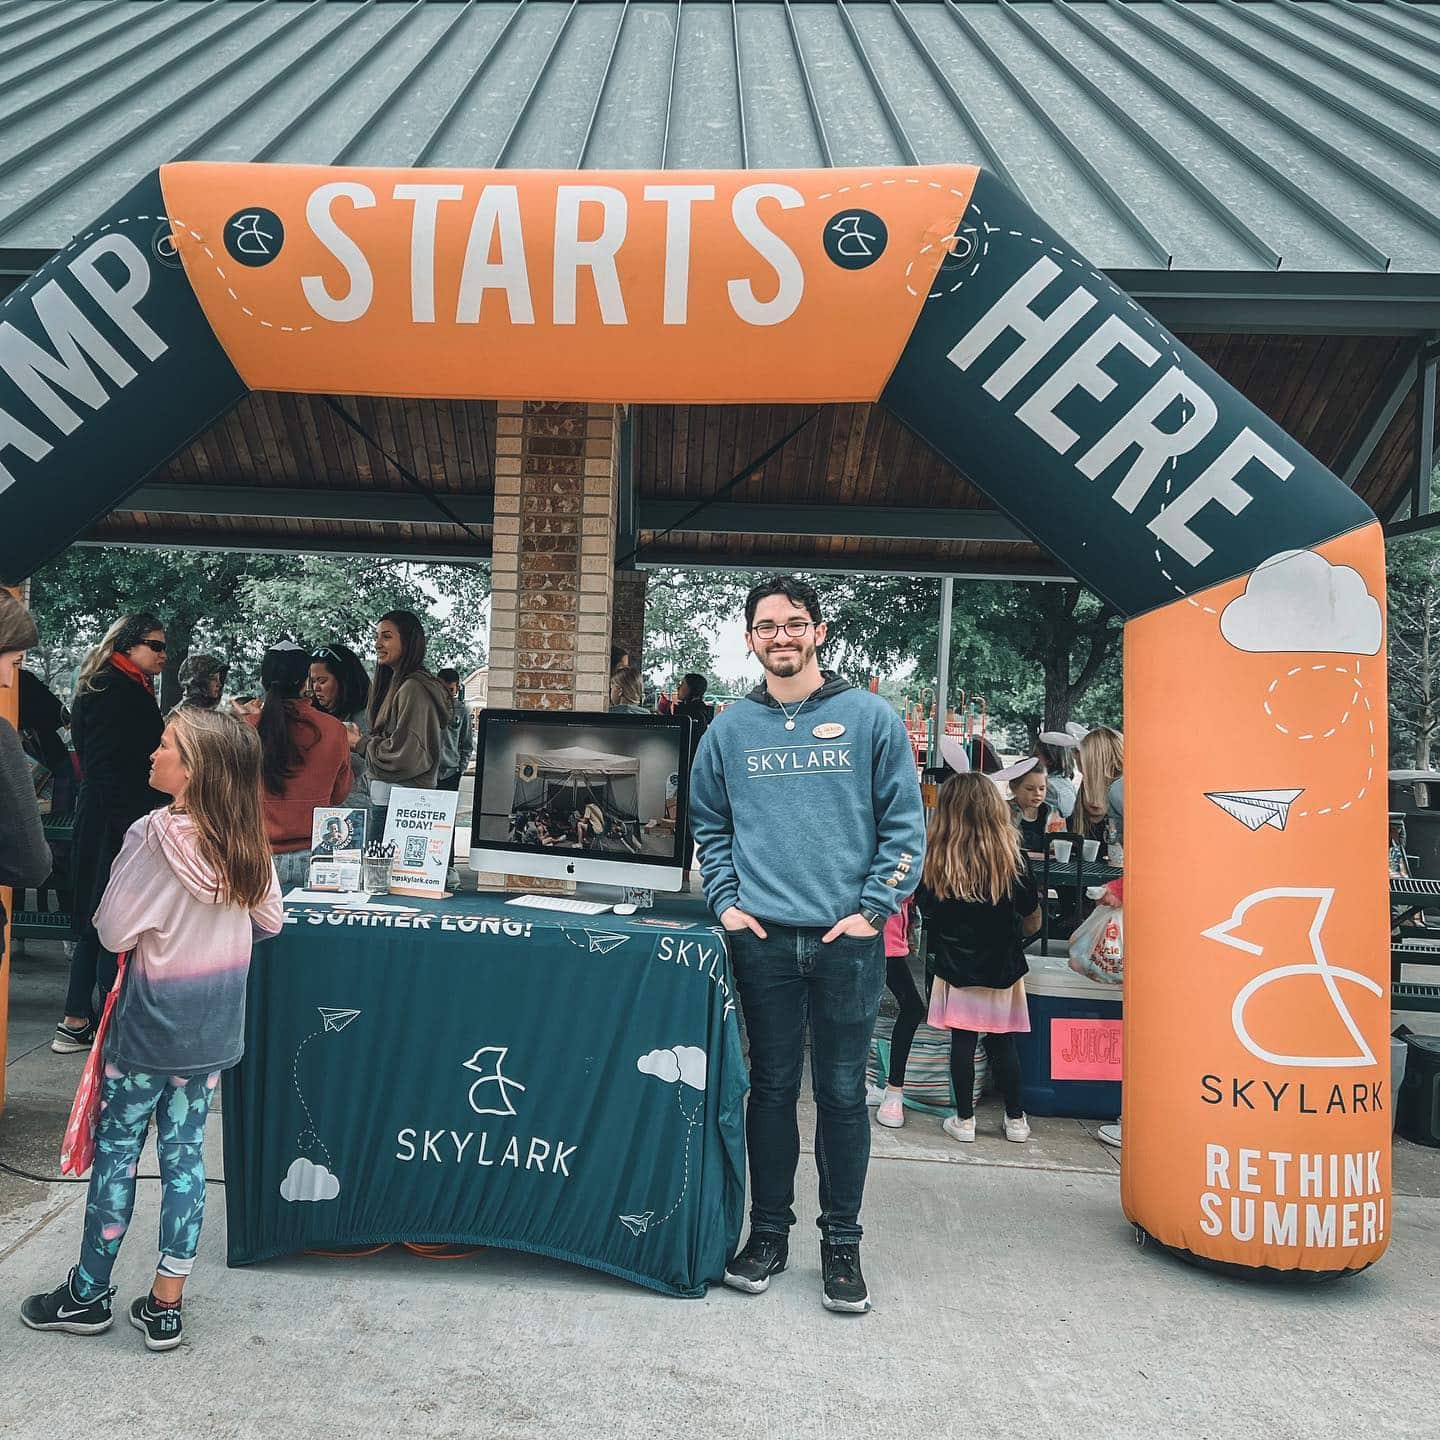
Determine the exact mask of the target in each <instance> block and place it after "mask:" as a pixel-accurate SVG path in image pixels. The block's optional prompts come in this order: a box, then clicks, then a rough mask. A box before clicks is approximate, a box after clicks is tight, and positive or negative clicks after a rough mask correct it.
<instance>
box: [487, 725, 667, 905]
mask: <svg viewBox="0 0 1440 1440" xmlns="http://www.w3.org/2000/svg"><path fill="white" fill-rule="evenodd" d="M690 731H691V725H690V721H689V720H688V719H687V718H685V717H683V716H662V715H611V714H589V713H583V712H573V711H556V710H482V711H481V712H480V720H479V728H478V733H477V735H476V760H475V810H474V819H473V820H472V822H471V828H470V864H471V865H472V866H473V867H474V868H475V869H476V870H480V871H486V870H489V871H496V870H498V871H501V872H502V873H505V874H512V875H535V876H540V877H543V878H547V879H554V880H576V881H584V882H590V883H595V884H601V885H620V886H635V887H638V888H646V889H650V890H679V889H682V888H683V886H684V883H685V868H686V865H687V863H688V861H689V858H690V857H689V845H690V840H689V833H688V832H689V827H688V825H687V823H686V821H687V817H688V814H689V801H690V758H691V753H692V742H691V735H690Z"/></svg>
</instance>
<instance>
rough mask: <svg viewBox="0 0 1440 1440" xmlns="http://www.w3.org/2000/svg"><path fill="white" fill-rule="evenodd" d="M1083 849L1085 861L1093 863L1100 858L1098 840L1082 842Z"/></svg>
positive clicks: (1088, 863)
mask: <svg viewBox="0 0 1440 1440" xmlns="http://www.w3.org/2000/svg"><path fill="white" fill-rule="evenodd" d="M1082 848H1083V849H1084V851H1085V863H1086V864H1087V865H1093V864H1094V863H1095V861H1097V860H1098V859H1099V858H1100V842H1099V841H1098V840H1086V841H1084V842H1082Z"/></svg>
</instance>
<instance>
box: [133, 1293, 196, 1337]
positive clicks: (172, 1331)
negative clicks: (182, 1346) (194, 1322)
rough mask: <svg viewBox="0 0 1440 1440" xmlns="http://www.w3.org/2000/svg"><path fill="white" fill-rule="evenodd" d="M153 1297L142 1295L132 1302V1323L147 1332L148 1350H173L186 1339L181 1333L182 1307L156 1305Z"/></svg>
mask: <svg viewBox="0 0 1440 1440" xmlns="http://www.w3.org/2000/svg"><path fill="white" fill-rule="evenodd" d="M154 1301H155V1297H154V1296H153V1295H142V1296H141V1297H140V1298H139V1299H138V1300H132V1301H131V1302H130V1323H131V1324H132V1325H133V1326H134V1327H135V1328H136V1329H137V1330H143V1331H144V1332H145V1348H146V1349H147V1350H173V1349H174V1348H175V1347H176V1346H177V1345H178V1344H179V1343H180V1342H181V1340H183V1339H184V1336H183V1335H182V1334H181V1333H180V1332H181V1320H180V1307H179V1306H178V1305H156V1304H155V1303H154Z"/></svg>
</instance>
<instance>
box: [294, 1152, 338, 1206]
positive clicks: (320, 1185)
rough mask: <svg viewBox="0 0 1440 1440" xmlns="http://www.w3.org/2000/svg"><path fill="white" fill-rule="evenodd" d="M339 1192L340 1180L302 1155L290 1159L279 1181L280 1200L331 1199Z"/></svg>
mask: <svg viewBox="0 0 1440 1440" xmlns="http://www.w3.org/2000/svg"><path fill="white" fill-rule="evenodd" d="M339 1193H340V1181H339V1180H338V1179H337V1178H336V1177H335V1176H334V1175H332V1174H331V1173H330V1172H329V1171H328V1170H327V1169H326V1168H325V1167H324V1166H323V1165H316V1164H314V1163H313V1162H312V1161H309V1160H306V1159H304V1158H303V1157H302V1158H299V1159H295V1160H292V1161H291V1162H290V1168H289V1169H288V1170H287V1171H286V1172H285V1178H284V1179H283V1180H282V1181H281V1182H280V1198H281V1199H282V1200H333V1199H335V1197H336V1196H337V1195H339Z"/></svg>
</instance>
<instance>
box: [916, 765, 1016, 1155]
mask: <svg viewBox="0 0 1440 1440" xmlns="http://www.w3.org/2000/svg"><path fill="white" fill-rule="evenodd" d="M915 904H916V907H917V908H918V909H919V911H920V914H921V915H922V916H923V917H924V919H925V952H926V953H925V968H926V973H927V974H928V975H929V976H930V978H931V990H930V1024H932V1025H934V1026H937V1027H941V1028H945V1029H948V1030H949V1031H950V1078H951V1081H952V1083H953V1085H954V1087H955V1108H956V1113H955V1114H954V1115H952V1116H951V1117H950V1118H949V1119H947V1120H946V1121H945V1122H944V1126H943V1128H944V1130H945V1133H946V1134H947V1135H949V1136H951V1137H952V1138H953V1139H955V1140H959V1141H962V1142H969V1141H973V1140H974V1139H975V1105H974V1086H975V1046H976V1044H977V1042H978V1041H979V1040H980V1038H981V1036H984V1043H985V1051H986V1053H987V1054H988V1055H989V1057H990V1070H991V1074H992V1075H993V1076H994V1077H995V1081H996V1083H997V1084H998V1085H999V1087H1000V1093H1001V1095H1002V1096H1003V1097H1004V1100H1005V1122H1004V1129H1005V1138H1006V1139H1007V1140H1014V1141H1017V1142H1021V1141H1025V1140H1028V1139H1029V1138H1030V1124H1029V1121H1028V1120H1026V1118H1025V1111H1024V1109H1023V1108H1022V1106H1021V1103H1020V1057H1019V1054H1018V1052H1017V1050H1016V1047H1015V1036H1016V1034H1018V1033H1021V1032H1025V1031H1028V1030H1029V1029H1030V1014H1029V1011H1028V1010H1027V1008H1026V1005H1025V981H1024V975H1025V972H1026V971H1027V970H1028V969H1029V966H1028V965H1027V964H1026V961H1025V949H1024V945H1025V940H1026V938H1027V937H1028V936H1031V935H1033V934H1035V932H1036V931H1037V930H1039V928H1040V899H1039V894H1038V892H1037V891H1036V887H1035V882H1034V881H1033V880H1032V879H1031V878H1030V872H1029V869H1028V867H1027V866H1026V864H1025V857H1024V856H1023V855H1022V854H1021V852H1020V834H1019V831H1018V830H1017V829H1016V828H1015V825H1014V824H1013V822H1012V821H1011V818H1010V807H1009V805H1008V803H1007V802H1006V800H1005V799H1004V797H1002V795H1001V794H1000V791H999V789H997V787H996V786H995V784H994V783H993V781H992V780H991V779H990V778H989V777H987V776H984V775H976V774H973V773H972V774H968V775H954V776H952V777H951V778H950V779H949V780H947V781H946V782H945V784H944V785H943V786H941V788H940V796H939V801H938V803H937V805H936V808H935V819H934V821H933V822H932V823H931V826H930V835H929V838H928V841H927V843H926V847H925V868H924V871H923V873H922V878H921V882H920V888H919V890H917V891H916V894H915Z"/></svg>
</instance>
